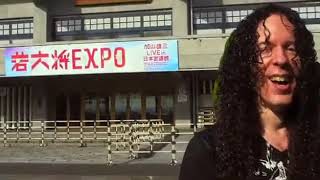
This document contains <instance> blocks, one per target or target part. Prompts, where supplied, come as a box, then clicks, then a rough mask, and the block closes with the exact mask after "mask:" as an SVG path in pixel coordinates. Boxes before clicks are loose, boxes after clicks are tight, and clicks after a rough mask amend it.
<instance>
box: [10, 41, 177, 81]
mask: <svg viewBox="0 0 320 180" xmlns="http://www.w3.org/2000/svg"><path fill="white" fill-rule="evenodd" d="M4 60H5V75H6V76H8V77H18V76H49V75H70V74H99V73H130V72H163V71H178V69H179V60H178V42H177V40H156V41H129V42H110V43H93V44H67V45H50V46H29V47H13V48H6V49H5V51H4Z"/></svg>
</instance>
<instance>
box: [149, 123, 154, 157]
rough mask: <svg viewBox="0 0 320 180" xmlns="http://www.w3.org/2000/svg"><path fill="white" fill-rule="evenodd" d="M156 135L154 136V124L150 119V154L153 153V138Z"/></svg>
mask: <svg viewBox="0 0 320 180" xmlns="http://www.w3.org/2000/svg"><path fill="white" fill-rule="evenodd" d="M153 136H154V134H153V130H152V122H151V120H150V119H149V140H150V153H153V140H154V138H153Z"/></svg>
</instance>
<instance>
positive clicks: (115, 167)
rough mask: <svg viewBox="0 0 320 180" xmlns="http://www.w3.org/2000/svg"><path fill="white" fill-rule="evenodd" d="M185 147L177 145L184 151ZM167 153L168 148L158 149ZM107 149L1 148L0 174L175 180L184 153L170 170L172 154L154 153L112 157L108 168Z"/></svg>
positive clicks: (95, 145) (185, 138)
mask: <svg viewBox="0 0 320 180" xmlns="http://www.w3.org/2000/svg"><path fill="white" fill-rule="evenodd" d="M191 137H192V135H188V136H186V135H183V136H178V137H177V141H189V140H190V138H191ZM186 146H187V144H180V143H178V144H176V150H178V151H184V150H185V148H186ZM161 150H165V151H170V150H171V144H168V145H166V146H164V147H162V148H161ZM107 152H108V151H107V146H106V145H105V144H101V143H100V144H99V143H87V147H79V144H76V143H74V144H68V143H64V144H53V143H52V144H48V146H46V147H40V146H39V144H27V143H24V144H23V143H22V144H21V143H20V144H14V143H13V144H11V146H9V147H0V174H68V175H126V176H172V177H177V176H178V173H179V168H180V163H181V161H182V158H183V154H184V153H177V154H176V159H177V161H178V164H177V165H176V166H170V165H169V163H170V162H171V153H160V152H159V153H153V154H144V155H140V156H138V158H136V159H130V158H129V154H127V153H126V154H119V153H113V154H112V161H113V164H112V165H111V166H108V165H107V162H108V161H107Z"/></svg>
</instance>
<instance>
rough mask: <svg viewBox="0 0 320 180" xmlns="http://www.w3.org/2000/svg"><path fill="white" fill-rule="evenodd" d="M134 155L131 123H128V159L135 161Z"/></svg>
mask: <svg viewBox="0 0 320 180" xmlns="http://www.w3.org/2000/svg"><path fill="white" fill-rule="evenodd" d="M135 158H136V155H135V154H134V153H133V129H132V123H131V122H129V159H135Z"/></svg>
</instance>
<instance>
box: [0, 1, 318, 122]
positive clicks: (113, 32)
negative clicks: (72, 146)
mask: <svg viewBox="0 0 320 180" xmlns="http://www.w3.org/2000/svg"><path fill="white" fill-rule="evenodd" d="M88 2H89V3H88ZM267 2H270V1H268V0H260V1H253V0H247V1H244V0H236V1H234V0H233V1H231V0H193V1H192V0H145V1H143V0H136V1H134V0H118V1H115V0H114V1H108V0H104V1H81V0H76V1H73V0H54V1H49V0H33V1H32V0H10V1H2V2H0V46H1V49H0V57H1V59H0V74H1V77H0V121H1V123H2V126H3V124H4V122H6V123H5V125H6V127H7V128H17V127H18V128H20V127H21V128H23V127H27V126H28V127H29V126H31V124H32V122H33V121H37V122H40V121H56V122H59V121H61V125H64V122H65V121H66V120H68V121H73V123H74V124H78V122H80V121H83V120H129V119H133V120H140V119H162V120H163V121H164V122H165V123H193V122H198V121H212V116H210V114H211V112H212V108H213V107H212V106H213V104H212V98H211V93H212V89H213V85H214V80H215V78H216V74H217V70H218V67H219V60H220V57H221V54H222V52H223V49H224V44H225V41H226V39H227V37H228V35H229V34H230V32H231V31H232V30H233V29H234V28H235V27H236V25H237V23H238V22H239V21H240V20H241V19H242V18H244V17H245V16H246V15H248V14H250V13H251V12H252V10H253V9H255V8H256V7H258V6H260V5H263V4H264V3H267ZM274 2H280V3H282V4H283V5H285V6H289V7H291V8H293V9H294V10H296V11H298V12H299V13H300V15H301V17H302V18H303V19H305V21H306V23H307V24H308V28H309V29H310V30H311V31H312V32H313V34H314V38H315V42H316V49H317V51H318V52H319V53H320V3H319V2H316V1H293V0H291V1H290V0H286V1H284V0H282V1H280V0H278V1H274ZM139 63H140V64H141V63H142V65H139ZM168 63H169V65H168ZM146 66H147V68H146ZM206 113H208V114H209V115H208V117H209V118H207V119H206V118H203V117H204V114H206ZM204 119H205V120H204ZM32 125H33V124H32ZM47 126H50V123H48V124H47Z"/></svg>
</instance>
